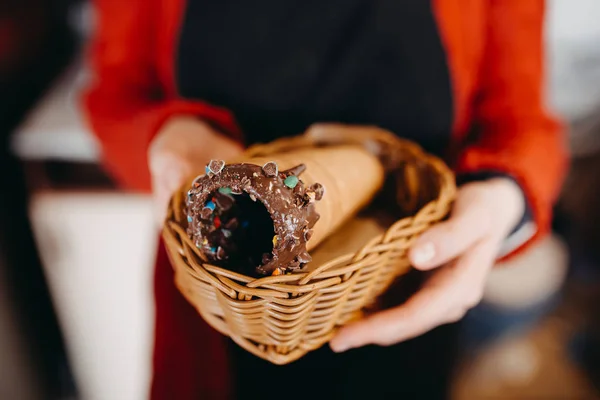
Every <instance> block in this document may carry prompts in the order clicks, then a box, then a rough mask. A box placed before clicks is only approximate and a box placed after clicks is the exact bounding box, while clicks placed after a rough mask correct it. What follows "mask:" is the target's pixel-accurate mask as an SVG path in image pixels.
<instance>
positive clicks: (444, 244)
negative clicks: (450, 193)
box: [409, 203, 489, 270]
mask: <svg viewBox="0 0 600 400" xmlns="http://www.w3.org/2000/svg"><path fill="white" fill-rule="evenodd" d="M455 211H456V212H455V213H454V214H453V215H452V216H451V218H450V219H449V220H448V221H445V222H442V223H440V224H438V225H435V226H434V227H432V228H431V229H429V230H428V231H426V232H425V233H424V234H423V235H422V236H421V237H420V238H419V239H417V241H416V243H415V244H414V245H413V246H412V247H411V249H410V251H409V259H410V261H411V263H412V265H413V266H414V267H415V268H417V269H420V270H430V269H433V268H435V267H438V266H440V265H443V264H446V263H448V262H450V261H452V260H453V259H454V258H456V257H457V256H459V255H460V254H462V253H464V252H465V251H466V250H467V249H469V248H470V247H471V246H473V245H474V244H475V243H476V242H478V241H479V240H480V239H482V238H483V237H484V236H485V235H486V234H487V232H488V230H489V222H488V219H489V217H488V216H487V214H486V212H485V209H484V208H482V207H481V206H479V205H478V204H477V203H473V204H471V205H470V206H469V207H460V208H456V209H455Z"/></svg>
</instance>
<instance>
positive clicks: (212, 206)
mask: <svg viewBox="0 0 600 400" xmlns="http://www.w3.org/2000/svg"><path fill="white" fill-rule="evenodd" d="M204 207H205V208H210V209H211V210H212V211H214V210H215V207H216V206H215V203H213V202H212V201H209V202H208V203H206V205H205V206H204Z"/></svg>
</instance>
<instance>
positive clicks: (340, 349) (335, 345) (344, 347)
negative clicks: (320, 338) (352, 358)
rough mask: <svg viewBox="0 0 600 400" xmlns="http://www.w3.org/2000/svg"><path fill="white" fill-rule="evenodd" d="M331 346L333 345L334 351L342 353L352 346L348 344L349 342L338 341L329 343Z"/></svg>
mask: <svg viewBox="0 0 600 400" xmlns="http://www.w3.org/2000/svg"><path fill="white" fill-rule="evenodd" d="M329 347H331V350H333V352H334V353H342V352H344V351H346V350H348V349H349V347H350V346H348V344H347V343H344V342H342V343H338V342H331V343H330V344H329Z"/></svg>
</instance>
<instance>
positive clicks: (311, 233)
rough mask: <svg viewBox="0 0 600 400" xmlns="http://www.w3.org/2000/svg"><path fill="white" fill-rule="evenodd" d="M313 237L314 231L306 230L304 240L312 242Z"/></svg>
mask: <svg viewBox="0 0 600 400" xmlns="http://www.w3.org/2000/svg"><path fill="white" fill-rule="evenodd" d="M312 235H313V230H312V229H308V228H306V230H305V231H304V240H306V241H307V242H308V241H309V240H310V238H311V237H312Z"/></svg>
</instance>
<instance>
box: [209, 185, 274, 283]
mask: <svg viewBox="0 0 600 400" xmlns="http://www.w3.org/2000/svg"><path fill="white" fill-rule="evenodd" d="M200 218H201V220H202V224H201V235H202V238H203V240H202V247H203V249H202V250H203V251H204V254H205V255H206V256H207V257H208V258H209V259H210V261H211V262H212V263H213V264H215V265H218V266H221V267H224V268H227V269H230V270H233V271H237V272H240V273H242V274H253V272H254V271H255V270H256V268H257V267H259V266H261V265H263V264H265V263H266V262H268V261H269V260H270V259H271V254H272V252H273V245H274V236H275V228H274V225H273V220H272V218H271V215H270V214H269V212H268V211H267V208H266V207H265V205H264V204H263V203H262V202H261V201H260V200H259V199H256V197H254V196H251V195H249V194H248V193H246V192H242V193H240V194H234V193H232V192H231V189H229V188H227V187H224V188H220V189H219V190H217V191H215V192H212V193H211V194H210V196H208V200H207V201H206V202H205V203H204V207H203V209H202V212H201V213H200Z"/></svg>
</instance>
